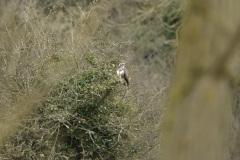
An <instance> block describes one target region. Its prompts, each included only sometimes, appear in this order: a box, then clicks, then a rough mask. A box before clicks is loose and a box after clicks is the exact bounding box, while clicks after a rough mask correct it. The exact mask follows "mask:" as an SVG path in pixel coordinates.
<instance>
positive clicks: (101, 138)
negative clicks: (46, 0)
mask: <svg viewBox="0 0 240 160" xmlns="http://www.w3.org/2000/svg"><path fill="white" fill-rule="evenodd" d="M6 5H7V6H8V7H5V8H1V12H0V13H1V20H2V21H1V23H0V35H1V37H2V39H1V41H0V61H1V63H0V67H1V70H0V75H1V76H0V82H1V83H0V87H1V90H0V109H1V111H2V110H3V111H2V112H1V113H0V114H1V119H0V127H1V130H0V141H1V148H0V149H1V152H0V159H54V160H55V159H73V160H75V159H109V160H113V159H137V158H139V157H143V155H144V156H146V157H147V156H148V157H151V158H148V159H154V158H155V157H157V154H155V153H158V152H159V148H156V146H159V145H158V144H159V130H160V129H161V128H160V127H159V126H160V123H161V119H162V115H163V114H162V112H163V106H164V102H165V99H164V98H165V97H164V94H163V93H164V90H158V89H153V90H150V89H149V90H147V89H146V88H144V87H141V86H142V85H141V83H140V82H138V83H137V84H136V82H134V81H130V83H131V86H130V91H129V92H127V93H126V91H125V87H124V86H123V85H122V84H121V83H120V82H119V80H118V77H117V75H116V66H117V64H118V63H119V62H121V61H123V60H124V59H125V57H124V56H122V55H121V51H122V48H124V45H126V46H129V45H131V43H132V41H131V40H123V39H124V38H122V39H121V40H118V41H116V42H114V41H113V40H110V38H109V34H111V33H109V32H108V30H107V29H105V28H100V27H99V26H100V25H99V21H98V16H97V13H95V11H94V10H91V9H90V10H89V11H86V12H83V10H81V9H79V8H80V6H78V5H77V4H76V5H74V6H71V5H70V6H66V4H65V3H60V2H59V3H57V2H56V4H54V5H53V6H52V7H50V8H49V9H46V8H39V6H36V5H39V4H38V3H36V1H18V3H16V2H9V3H6ZM8 8H11V10H9V9H8ZM46 10H47V11H48V12H47V15H46ZM8 16H10V18H9V17H8ZM127 65H128V64H127ZM129 71H130V74H131V78H132V79H134V74H135V73H136V71H137V69H136V68H135V67H130V66H129ZM136 86H137V87H136ZM160 103H161V107H153V106H157V105H158V104H160ZM154 149H156V150H154Z"/></svg>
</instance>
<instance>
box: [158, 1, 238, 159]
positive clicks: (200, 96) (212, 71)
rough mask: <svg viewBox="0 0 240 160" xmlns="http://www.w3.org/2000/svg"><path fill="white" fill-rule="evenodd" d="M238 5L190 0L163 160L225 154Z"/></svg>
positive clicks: (171, 101) (236, 36)
mask: <svg viewBox="0 0 240 160" xmlns="http://www.w3.org/2000/svg"><path fill="white" fill-rule="evenodd" d="M239 8H240V1H239V0H232V1H225V0H211V1H209V0H189V1H188V7H187V11H186V16H185V22H184V25H183V28H182V30H181V32H180V40H179V53H178V57H177V64H176V69H175V72H174V73H175V75H174V76H173V83H172V87H171V90H170V95H169V104H168V108H167V113H166V118H165V130H164V136H163V148H162V154H163V157H162V158H163V160H221V159H224V156H225V154H226V151H227V149H228V135H229V128H230V119H231V100H232V92H233V84H234V81H235V78H236V73H235V72H236V70H234V69H235V68H236V65H235V64H236V62H237V58H238V55H239V51H238V49H239V46H240V27H239V26H240V25H239V24H240V20H239V15H240V9H239Z"/></svg>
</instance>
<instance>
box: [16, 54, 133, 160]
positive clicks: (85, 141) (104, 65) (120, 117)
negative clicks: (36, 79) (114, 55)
mask: <svg viewBox="0 0 240 160" xmlns="http://www.w3.org/2000/svg"><path fill="white" fill-rule="evenodd" d="M86 60H87V62H89V64H90V65H91V66H90V67H89V69H87V70H85V71H84V72H82V73H81V74H79V75H76V76H74V77H72V78H69V79H67V80H65V81H63V82H61V83H60V84H59V85H57V86H56V87H55V88H54V89H53V90H52V92H50V93H49V94H48V95H47V97H46V100H44V101H43V102H42V105H39V107H38V108H37V109H36V110H35V114H36V115H35V117H32V120H28V123H27V124H25V125H26V126H28V127H29V128H22V131H21V132H20V133H19V134H17V136H16V137H15V142H19V141H20V140H21V141H22V143H24V145H21V149H20V150H18V151H17V150H15V154H17V153H18V155H17V156H16V157H18V158H20V157H21V158H23V159H26V158H27V159H30V158H31V157H33V158H34V159H35V158H41V156H44V157H53V158H54V159H62V158H63V157H69V158H70V157H71V158H70V159H81V158H85V159H89V158H92V159H96V158H99V159H106V160H107V159H109V160H113V159H116V158H117V157H127V156H131V155H132V154H134V153H135V152H136V149H137V147H134V146H133V143H131V140H130V138H129V136H128V134H127V133H126V132H125V128H128V127H129V124H128V123H127V120H128V118H129V115H131V114H134V113H135V111H136V109H135V107H134V106H133V105H132V104H131V103H129V102H126V101H125V99H123V97H122V95H121V94H120V92H119V91H121V88H122V85H121V86H119V80H118V78H117V76H116V73H115V71H116V67H115V63H114V62H115V61H116V59H113V60H110V61H101V62H99V61H98V59H97V58H96V56H94V55H87V56H86ZM91 60H94V63H93V65H92V61H91ZM25 125H24V126H25ZM32 128H35V129H34V130H32ZM26 137H28V138H30V139H27V138H26ZM11 147H13V146H11ZM16 147H17V146H16ZM16 147H14V148H16ZM16 149H17V148H16ZM49 151H51V152H49ZM70 155H71V156H70ZM12 158H13V157H12Z"/></svg>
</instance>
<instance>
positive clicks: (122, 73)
mask: <svg viewBox="0 0 240 160" xmlns="http://www.w3.org/2000/svg"><path fill="white" fill-rule="evenodd" d="M117 75H118V77H119V79H120V81H121V82H122V83H124V85H126V86H127V90H128V86H129V79H128V70H127V69H126V68H125V63H119V65H118V69H117Z"/></svg>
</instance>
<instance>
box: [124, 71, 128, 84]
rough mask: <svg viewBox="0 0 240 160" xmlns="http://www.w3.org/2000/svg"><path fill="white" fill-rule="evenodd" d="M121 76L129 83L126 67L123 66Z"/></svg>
mask: <svg viewBox="0 0 240 160" xmlns="http://www.w3.org/2000/svg"><path fill="white" fill-rule="evenodd" d="M123 78H124V80H125V81H126V83H127V85H129V78H128V70H127V69H126V68H124V75H123Z"/></svg>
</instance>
